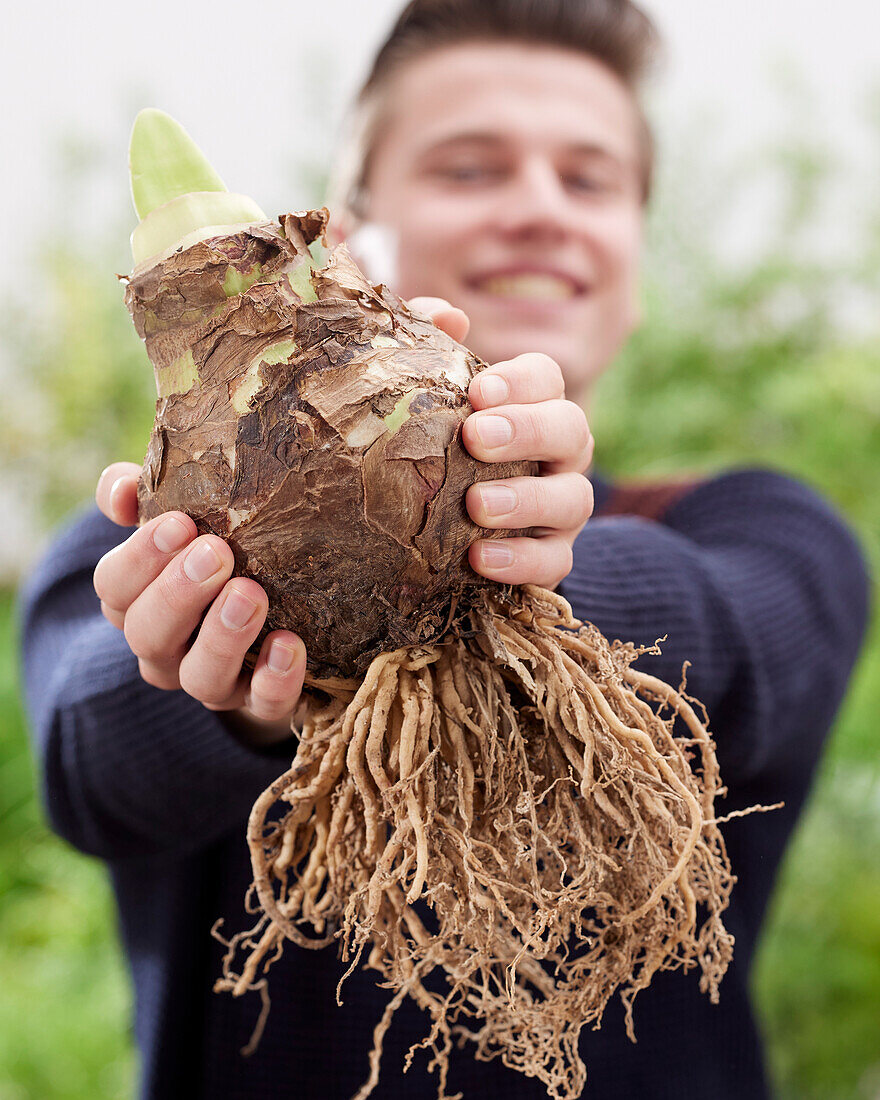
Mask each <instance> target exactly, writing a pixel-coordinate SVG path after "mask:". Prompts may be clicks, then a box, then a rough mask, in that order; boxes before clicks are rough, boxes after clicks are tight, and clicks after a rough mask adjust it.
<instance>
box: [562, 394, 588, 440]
mask: <svg viewBox="0 0 880 1100" xmlns="http://www.w3.org/2000/svg"><path fill="white" fill-rule="evenodd" d="M565 406H566V413H567V415H568V419H569V432H570V436H571V441H572V443H573V444H574V445H575V446H576V447H577V449H578V451H582V452H585V451H586V450H587V447H588V446H589V444H590V440H591V439H592V436H591V435H590V426H589V424H588V423H587V417H586V414H585V413H584V410H583V409H582V408H581V407H580V405H575V403H574V402H573V401H566V402H565Z"/></svg>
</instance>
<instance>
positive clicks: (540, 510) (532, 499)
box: [513, 477, 547, 526]
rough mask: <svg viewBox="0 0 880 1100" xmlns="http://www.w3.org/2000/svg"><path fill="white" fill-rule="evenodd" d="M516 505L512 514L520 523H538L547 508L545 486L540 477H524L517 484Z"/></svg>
mask: <svg viewBox="0 0 880 1100" xmlns="http://www.w3.org/2000/svg"><path fill="white" fill-rule="evenodd" d="M517 498H518V502H517V506H516V508H515V509H514V511H513V515H514V516H516V518H517V519H518V520H520V521H521V522H522V525H523V526H525V525H526V524H529V525H540V524H541V517H542V516H543V514H544V513H545V511H546V509H547V486H546V485H545V484H544V482H543V481H542V479H541V478H540V477H529V478H524V479H523V480H522V482H521V483H520V484H519V485H518V486H517Z"/></svg>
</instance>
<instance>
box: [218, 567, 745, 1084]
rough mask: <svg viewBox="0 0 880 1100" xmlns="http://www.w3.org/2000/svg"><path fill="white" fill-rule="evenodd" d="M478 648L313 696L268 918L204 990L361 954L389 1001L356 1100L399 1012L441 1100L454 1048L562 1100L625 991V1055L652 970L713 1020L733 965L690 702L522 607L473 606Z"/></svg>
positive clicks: (256, 848) (262, 801)
mask: <svg viewBox="0 0 880 1100" xmlns="http://www.w3.org/2000/svg"><path fill="white" fill-rule="evenodd" d="M470 626H471V630H470V631H468V632H467V633H466V635H464V636H457V635H453V636H451V637H448V638H447V639H446V640H444V641H443V642H442V643H437V644H434V645H431V646H421V647H417V648H409V649H400V650H397V651H395V652H393V653H384V654H381V655H380V656H378V657H376V658H375V660H374V661H373V662H372V664H371V665H370V667H369V669H368V671H367V673H366V675H365V677H364V679H363V681H362V682H361V683H356V682H354V681H351V680H347V681H331V680H322V681H320V682H318V681H313V682H312V683H311V685H310V686H311V687H312V688H313V689H314V690H316V691H320V692H321V693H322V695H323V697H325V698H327V699H329V702H325V703H323V704H321V705H317V704H316V705H315V706H314V707H313V708H312V710H311V712H310V714H309V716H308V718H307V720H306V723H305V726H304V728H303V732H302V737H301V741H300V744H299V747H298V751H297V754H296V759H295V760H294V761H293V764H292V766H291V768H290V769H289V770H288V771H287V772H285V774H284V775H283V776H281V777H280V778H279V779H278V780H277V781H276V782H275V783H273V784H272V786H271V787H270V788H269V789H268V790H267V791H266V792H265V793H264V794H263V795H262V796H261V797H260V798H259V799H258V800H257V802H256V804H255V806H254V809H253V812H252V814H251V818H250V822H249V827H248V843H249V846H250V850H251V858H252V862H253V869H254V887H255V890H256V894H257V897H258V899H259V904H260V907H261V910H262V914H263V915H262V916H261V918H260V922H259V923H258V925H257V926H256V928H254V929H251V930H250V931H249V932H245V933H240V934H239V935H238V936H236V937H234V938H233V939H232V940H231V941H229V943H228V945H227V947H228V950H227V953H226V956H225V959H224V976H223V978H222V979H221V981H220V982H218V988H221V989H225V990H229V991H231V992H232V993H233V994H234V995H236V996H240V995H241V994H242V993H244V992H245V991H246V990H248V989H251V990H259V991H260V993H261V996H265V988H266V984H265V983H266V972H267V970H268V969H269V967H270V966H271V965H272V963H273V962H274V961H275V959H276V958H277V957H278V955H279V953H280V949H281V945H282V943H283V940H284V938H285V937H286V938H288V939H292V940H293V941H294V942H295V943H297V944H299V945H301V946H305V947H319V946H322V945H324V944H327V943H330V942H332V941H333V940H334V939H336V940H337V941H338V942H339V947H340V953H341V956H342V958H343V960H344V961H346V962H348V963H349V969H348V971H347V973H349V972H350V971H351V969H353V968H354V967H355V966H357V965H359V963H360V961H361V959H362V958H363V957H364V952H366V956H365V957H366V959H367V963H366V965H368V966H369V967H371V968H373V969H375V970H376V971H378V972H379V974H380V975H381V978H382V980H383V981H384V983H385V984H386V985H387V986H388V987H389V988H390V989H391V991H392V996H391V1000H390V1002H389V1005H388V1008H387V1009H386V1012H385V1014H384V1016H383V1018H382V1020H381V1021H379V1022H378V1024H377V1027H376V1031H375V1034H374V1047H373V1052H372V1054H371V1056H370V1065H369V1067H365V1072H368V1077H367V1080H366V1082H365V1084H364V1086H363V1087H362V1088H361V1090H360V1092H359V1093H358V1100H365V1098H366V1097H367V1096H369V1095H370V1094H371V1093H372V1092H373V1090H374V1089H375V1087H376V1084H377V1082H378V1077H379V1066H380V1059H381V1053H382V1045H383V1039H384V1036H385V1034H386V1032H387V1029H388V1027H389V1026H390V1025H391V1022H392V1018H393V1015H394V1013H395V1011H396V1010H397V1008H398V1007H399V1006H400V1004H402V1003H403V1001H404V1000H405V999H406V998H407V997H409V998H411V999H412V1000H413V1001H415V1003H416V1004H418V1005H419V1006H420V1007H421V1008H422V1009H423V1010H424V1011H425V1012H426V1013H427V1015H428V1018H429V1020H430V1027H429V1031H428V1035H427V1037H426V1039H425V1040H424V1041H423V1043H421V1044H419V1045H420V1046H423V1047H425V1048H428V1049H430V1051H431V1052H432V1056H431V1063H430V1068H433V1069H436V1070H437V1072H438V1095H439V1096H440V1097H441V1100H442V1098H444V1097H445V1096H446V1079H447V1071H448V1062H449V1054H450V1051H451V1049H452V1045H453V1042H454V1041H455V1040H456V1039H458V1040H460V1041H464V1040H469V1041H470V1042H472V1043H473V1045H474V1051H475V1054H476V1057H477V1058H481V1059H489V1058H494V1057H501V1059H502V1060H503V1061H504V1063H505V1064H506V1065H508V1066H510V1067H511V1068H514V1069H516V1070H518V1071H520V1072H522V1073H524V1074H526V1075H528V1076H533V1077H536V1078H538V1079H539V1080H541V1081H542V1082H543V1084H544V1085H545V1087H546V1089H547V1092H548V1095H549V1096H550V1097H553V1098H556V1100H570V1098H573V1097H576V1096H579V1095H580V1093H581V1090H582V1089H583V1085H584V1082H585V1079H586V1069H585V1067H584V1065H583V1063H582V1061H581V1059H580V1056H579V1054H578V1038H579V1035H580V1031H581V1029H582V1028H583V1027H584V1026H585V1025H590V1024H594V1025H598V1024H599V1023H600V1022H601V1019H602V1015H603V1012H604V1010H605V1007H606V1005H607V1004H608V1001H609V1000H610V998H611V997H612V996H613V995H614V994H615V992H619V994H620V996H621V999H622V1001H623V1004H624V1006H625V1009H626V1019H627V1029H628V1032H629V1034H630V1036H631V1037H633V1038H634V1034H633V1023H632V1006H633V1000H634V998H635V996H636V994H637V993H638V992H639V991H640V990H641V989H644V988H646V987H647V986H648V984H649V983H650V982H651V979H652V978H653V976H654V974H655V973H656V972H657V971H658V970H674V969H682V968H684V969H691V968H695V967H699V968H700V970H701V988H702V989H703V990H704V992H707V993H708V994H709V996H710V997H711V998H712V999H713V1000H716V999H717V997H718V984H719V982H720V981H721V978H722V977H723V975H724V972H725V970H726V969H727V966H728V964H729V962H730V959H731V956H732V947H733V939H732V937H731V936H730V935H729V934H728V933H727V931H726V930H725V928H724V925H723V923H722V919H721V917H722V914H723V912H724V910H725V908H726V907H727V905H728V902H729V898H730V892H731V888H732V886H733V883H734V881H735V880H734V878H733V875H732V874H731V869H730V864H729V861H728V858H727V853H726V850H725V847H724V842H723V839H722V837H721V834H720V832H719V829H718V824H719V821H720V820H721V819H720V818H719V817H718V816H717V814H716V812H715V808H714V802H715V798H716V797H717V796H718V795H719V794H721V793H723V788H722V787H721V785H720V778H719V775H718V766H717V759H716V755H715V746H714V744H713V742H712V738H711V736H710V734H709V731H708V728H707V722H706V720H705V717H703V718H701V717H700V715H699V714H698V709H699V708H698V707H697V706H696V705H695V702H694V701H693V700H690V699H689V698H688V697H687V696H686V695H685V693H684V685H682V688H681V690H678V691H677V690H675V689H674V688H672V687H669V686H668V685H666V684H663V683H661V682H660V681H659V680H657V679H655V678H654V677H651V676H647V675H646V674H644V673H642V672H640V671H637V670H636V669H634V668H632V667H631V665H632V663H633V661H634V660H635V659H636V658H637V657H638V656H639V655H640V653H641V652H644V651H643V650H637V649H635V648H634V647H633V646H625V645H620V644H619V643H615V644H614V645H610V644H609V643H608V642H607V641H606V640H605V639H604V638H603V637H602V636H601V634H600V633H599V632H598V631H597V630H596V629H595V628H594V627H592V626H590V625H589V624H586V625H585V624H582V623H580V622H578V621H577V620H576V619H575V618H574V617H573V615H572V612H571V608H570V607H569V605H568V604H567V603H566V601H565V600H564V599H563V598H562V597H560V596H559V595H557V594H554V593H551V592H547V591H545V590H543V589H540V588H536V587H534V586H524V587H523V588H522V589H520V590H519V592H518V602H517V603H516V605H515V606H513V607H511V605H510V604H509V603H502V602H500V601H497V600H495V599H494V598H489V597H486V598H485V600H484V602H483V603H482V604H481V605H479V606H477V607H475V608H473V609H472V610H471V612H470ZM425 905H428V906H429V907H430V908H431V911H432V931H428V929H427V928H426V926H425V924H424V922H423V920H422V918H421V917H420V916H419V910H420V909H422V907H424V906H425ZM422 911H423V909H422ZM224 942H225V941H224ZM241 953H244V959H245V961H244V963H243V964H242V965H241V968H240V970H236V966H237V965H238V964H237V963H236V957H237V956H238V955H239V954H241ZM432 973H440V974H442V975H443V976H444V977H445V979H446V983H447V986H448V992H447V993H446V995H444V996H442V997H441V996H440V995H439V994H437V993H436V992H432V991H430V990H429V989H428V988H427V987H426V984H425V981H426V979H427V977H428V975H430V974H432ZM343 980H344V978H343ZM340 984H341V983H340ZM262 1019H263V1017H262V1016H261V1021H262ZM415 1053H416V1048H413V1050H412V1051H410V1055H409V1058H408V1060H407V1064H409V1061H410V1060H411V1059H412V1057H413V1055H414V1054H415Z"/></svg>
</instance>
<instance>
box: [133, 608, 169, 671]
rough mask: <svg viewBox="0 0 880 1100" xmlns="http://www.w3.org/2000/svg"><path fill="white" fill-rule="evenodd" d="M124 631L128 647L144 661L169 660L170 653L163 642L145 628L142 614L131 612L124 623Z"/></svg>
mask: <svg viewBox="0 0 880 1100" xmlns="http://www.w3.org/2000/svg"><path fill="white" fill-rule="evenodd" d="M122 633H123V635H124V637H125V640H126V642H128V648H129V649H130V650H131V651H132V653H133V654H134V655H135V656H136V657H138V658H140V660H142V661H149V662H151V663H157V662H159V661H163V660H167V659H168V653H167V651H166V650H165V649H164V647H163V646H162V644H161V642H160V641H159V640H158V639H157V638H154V637H151V636H150V635H149V634H148V633H147V632H146V631H145V630H144V629H143V625H142V621H141V619H140V616H139V615H138V614H137V613H131V612H129V614H128V615H126V616H125V622H124V623H123V624H122Z"/></svg>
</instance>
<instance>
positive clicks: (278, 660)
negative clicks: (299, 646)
mask: <svg viewBox="0 0 880 1100" xmlns="http://www.w3.org/2000/svg"><path fill="white" fill-rule="evenodd" d="M295 656H296V652H295V650H293V649H291V648H290V646H289V645H285V644H284V643H283V642H279V641H278V640H277V638H276V639H273V641H272V644H271V645H270V646H269V656H268V657H267V658H266V664H267V665H268V667H269V668H271V669H272V671H273V672H287V671H288V670H289V669H291V668H292V667H293V658H294V657H295Z"/></svg>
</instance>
